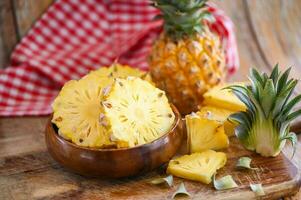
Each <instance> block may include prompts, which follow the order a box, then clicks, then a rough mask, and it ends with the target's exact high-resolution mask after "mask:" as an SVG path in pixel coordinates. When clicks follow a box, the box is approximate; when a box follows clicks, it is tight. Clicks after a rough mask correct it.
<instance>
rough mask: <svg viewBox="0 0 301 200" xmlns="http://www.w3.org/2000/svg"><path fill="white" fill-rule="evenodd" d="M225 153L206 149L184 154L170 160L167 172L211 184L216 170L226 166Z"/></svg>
mask: <svg viewBox="0 0 301 200" xmlns="http://www.w3.org/2000/svg"><path fill="white" fill-rule="evenodd" d="M226 162H227V157H226V154H225V153H222V152H215V151H213V150H206V151H203V152H201V153H193V154H191V155H184V156H181V157H178V158H176V159H172V160H170V161H169V164H168V167H167V173H169V174H172V175H174V176H177V177H180V178H185V179H189V180H193V181H200V182H202V183H205V184H209V183H210V182H211V180H212V176H213V175H214V174H215V173H216V171H217V170H218V169H220V168H222V167H224V166H225V164H226Z"/></svg>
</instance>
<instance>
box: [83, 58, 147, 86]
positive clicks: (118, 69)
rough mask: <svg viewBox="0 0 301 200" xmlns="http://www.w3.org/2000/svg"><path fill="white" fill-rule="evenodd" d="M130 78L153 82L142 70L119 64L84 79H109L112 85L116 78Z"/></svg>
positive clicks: (100, 69)
mask: <svg viewBox="0 0 301 200" xmlns="http://www.w3.org/2000/svg"><path fill="white" fill-rule="evenodd" d="M128 76H134V77H140V78H142V79H143V80H146V81H149V82H152V80H151V76H150V75H149V73H147V72H144V71H142V70H140V69H136V68H133V67H130V66H128V65H121V64H119V63H113V64H112V65H111V66H109V67H101V68H99V69H98V70H94V71H91V72H90V73H89V74H87V75H86V76H85V77H84V78H89V77H109V78H111V82H110V83H112V80H114V78H126V77H128Z"/></svg>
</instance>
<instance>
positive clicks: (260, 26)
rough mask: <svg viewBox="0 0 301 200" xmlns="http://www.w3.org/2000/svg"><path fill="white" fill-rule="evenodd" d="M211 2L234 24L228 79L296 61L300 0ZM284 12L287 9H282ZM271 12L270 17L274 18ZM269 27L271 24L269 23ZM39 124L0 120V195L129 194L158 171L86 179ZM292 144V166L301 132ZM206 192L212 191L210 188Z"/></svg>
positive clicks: (299, 157) (300, 162) (300, 155)
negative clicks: (61, 160) (236, 63)
mask: <svg viewBox="0 0 301 200" xmlns="http://www.w3.org/2000/svg"><path fill="white" fill-rule="evenodd" d="M216 3H217V4H218V5H219V6H220V7H222V8H223V9H224V10H225V11H226V13H227V14H228V15H229V16H230V17H231V18H232V20H233V21H234V24H235V26H236V29H237V38H238V47H239V52H240V60H241V69H240V70H239V73H237V74H236V75H235V76H234V77H233V78H231V80H245V76H246V75H247V73H248V68H249V67H250V66H257V67H259V68H260V69H263V70H265V71H269V70H270V67H269V66H270V65H271V64H273V63H274V62H277V61H275V60H278V61H279V63H280V64H282V65H283V66H287V65H290V64H293V63H297V64H299V62H300V60H298V59H299V58H298V55H300V49H299V48H300V47H299V46H300V41H299V40H300V37H299V36H300V30H299V29H298V27H300V24H299V23H300V21H298V19H300V13H297V11H298V10H300V7H299V6H300V5H301V4H300V2H298V1H297V0H295V1H293V0H288V1H280V0H265V1H254V0H248V1H247V0H245V1H243V0H236V1H234V3H233V0H224V1H216ZM0 4H1V3H0ZM296 4H298V5H296ZM283 10H284V11H283ZM289 12H292V13H291V14H288V13H289ZM263 13H264V14H263ZM273 15H275V16H276V17H275V19H274V18H273ZM288 15H289V16H288ZM262 16H263V17H262ZM261 18H263V19H264V20H261ZM292 18H294V19H292ZM272 19H274V21H273V20H272ZM288 20H289V22H288ZM276 21H279V22H276ZM270 26H275V27H273V28H270ZM269 28H270V29H271V30H269ZM279 30H280V33H277V34H280V35H278V36H277V35H276V33H274V32H275V31H279ZM281 30H287V31H281ZM288 35H289V36H288ZM291 35H292V36H291ZM291 37H292V38H291ZM270 38H271V39H270ZM280 43H281V44H280ZM274 49H275V51H274ZM297 64H296V68H295V69H293V72H294V74H295V75H300V73H301V71H300V67H298V66H300V65H297ZM44 123H45V118H41V119H40V118H1V119H0V144H1V145H0V191H1V192H0V194H1V195H0V197H1V198H3V199H26V198H27V197H33V198H36V199H45V198H52V199H63V198H71V199H79V198H81V199H96V198H98V199H104V198H106V197H119V198H122V197H123V198H128V199H130V197H128V193H129V191H128V190H126V188H127V186H128V185H130V187H131V188H132V189H131V190H130V192H131V194H132V195H133V196H134V198H135V197H140V191H141V189H142V191H143V188H144V186H148V185H147V184H146V183H145V182H143V180H145V179H147V178H149V177H152V176H154V175H156V174H157V173H159V172H160V171H158V172H153V173H150V174H147V175H146V176H144V177H136V178H133V179H123V180H114V181H107V182H106V181H103V180H99V179H87V178H84V177H82V176H78V175H75V174H73V173H70V172H68V171H66V170H65V169H63V168H61V167H60V166H58V165H57V164H56V162H55V161H53V160H52V159H51V158H50V157H49V155H48V153H47V152H46V149H45V146H44V141H43V140H44V136H43V129H44V127H43V126H44ZM27 134H28V135H27ZM25 135H26V136H25ZM297 148H298V149H297V153H296V155H295V157H294V159H293V160H292V161H293V162H294V163H295V165H297V166H301V136H299V143H298V147H297ZM284 154H285V155H287V156H288V157H290V155H291V148H290V146H289V145H287V146H286V147H285V149H284ZM230 159H231V156H230ZM8 169H9V170H8ZM275 171H277V169H276V170H275ZM277 172H278V171H277ZM4 174H6V175H7V176H6V177H5V178H3V176H1V175H4ZM278 175H279V174H277V176H278ZM179 181H180V179H176V182H177V183H178V182H179ZM185 183H186V182H185ZM191 184H192V185H190V184H189V185H188V187H187V188H188V189H192V190H193V192H194V191H198V192H199V191H200V190H201V189H200V187H199V184H196V183H191ZM194 184H196V185H194ZM108 189H110V192H111V193H110V194H109V196H104V193H105V192H107V190H108ZM173 189H175V188H173ZM152 191H153V189H150V190H147V191H143V195H146V194H145V193H147V194H152ZM207 192H208V193H212V192H213V191H211V190H209V191H207ZM165 193H166V194H167V195H169V194H170V191H169V190H168V189H167V188H160V191H159V193H156V192H155V195H157V196H156V197H158V198H162V194H163V195H165ZM275 195H278V196H277V197H280V195H279V194H277V193H276V192H275ZM300 195H301V193H300V192H299V193H298V194H297V195H296V196H294V197H290V198H286V200H288V199H291V200H292V199H294V200H295V199H301V196H300ZM143 197H144V196H143ZM274 197H275V196H274ZM201 198H202V197H201ZM145 199H147V198H145Z"/></svg>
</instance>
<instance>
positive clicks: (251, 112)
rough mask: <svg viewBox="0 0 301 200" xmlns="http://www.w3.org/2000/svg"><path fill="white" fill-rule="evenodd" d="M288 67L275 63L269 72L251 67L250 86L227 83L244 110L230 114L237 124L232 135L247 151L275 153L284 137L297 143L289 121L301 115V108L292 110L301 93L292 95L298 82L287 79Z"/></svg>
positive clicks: (276, 153) (279, 149)
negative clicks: (281, 67)
mask: <svg viewBox="0 0 301 200" xmlns="http://www.w3.org/2000/svg"><path fill="white" fill-rule="evenodd" d="M290 71H291V68H289V69H287V70H286V71H285V72H284V73H281V72H280V71H279V66H278V65H276V66H275V67H274V69H273V70H272V72H271V74H270V75H268V74H267V73H261V74H260V73H259V72H258V71H257V70H256V69H254V68H253V69H251V70H250V76H249V80H250V82H251V84H250V85H245V86H236V85H235V86H229V87H227V89H231V90H232V91H233V93H234V94H235V95H236V96H237V97H238V99H239V100H240V101H242V102H243V103H244V104H245V105H246V107H247V110H246V111H243V112H239V113H235V114H232V115H230V116H229V118H228V119H229V121H231V122H234V123H236V124H238V126H237V127H236V129H235V135H236V136H237V138H238V139H239V140H240V142H241V143H242V144H243V145H244V146H245V147H246V148H247V149H249V150H254V151H256V152H257V153H259V154H261V155H263V156H277V155H278V154H279V152H280V151H281V149H282V148H283V146H284V144H285V142H286V140H289V141H291V142H292V145H293V146H295V144H296V136H295V134H293V133H289V127H290V122H291V121H293V120H294V119H296V118H297V117H299V116H300V115H301V109H300V110H297V111H293V110H294V107H295V106H296V105H297V104H298V103H299V102H300V101H301V95H298V96H296V97H294V98H292V95H293V91H294V89H295V87H296V85H297V83H298V81H297V80H296V79H290V78H289V73H290Z"/></svg>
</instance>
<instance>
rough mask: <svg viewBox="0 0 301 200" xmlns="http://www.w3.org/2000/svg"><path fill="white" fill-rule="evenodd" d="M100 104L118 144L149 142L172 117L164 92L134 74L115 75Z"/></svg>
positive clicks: (173, 116) (160, 134)
mask: <svg viewBox="0 0 301 200" xmlns="http://www.w3.org/2000/svg"><path fill="white" fill-rule="evenodd" d="M102 104H103V105H104V109H105V115H106V117H107V119H108V121H109V123H110V124H111V128H112V135H111V140H112V141H114V142H116V143H117V146H118V147H134V146H136V145H142V144H145V143H149V142H152V141H153V140H155V139H157V138H159V137H160V136H162V135H163V134H165V133H167V132H168V131H169V130H170V128H171V126H172V125H173V123H174V120H175V115H174V113H173V111H172V109H171V107H170V105H169V102H168V99H167V97H166V95H165V92H164V91H162V90H160V89H158V88H156V87H154V86H153V85H151V84H150V83H149V82H147V81H144V80H142V79H140V78H137V77H136V78H135V77H128V78H127V79H119V78H117V79H116V80H115V82H114V84H113V85H112V87H111V90H110V91H109V92H108V94H107V95H106V96H105V98H104V101H103V103H102Z"/></svg>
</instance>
